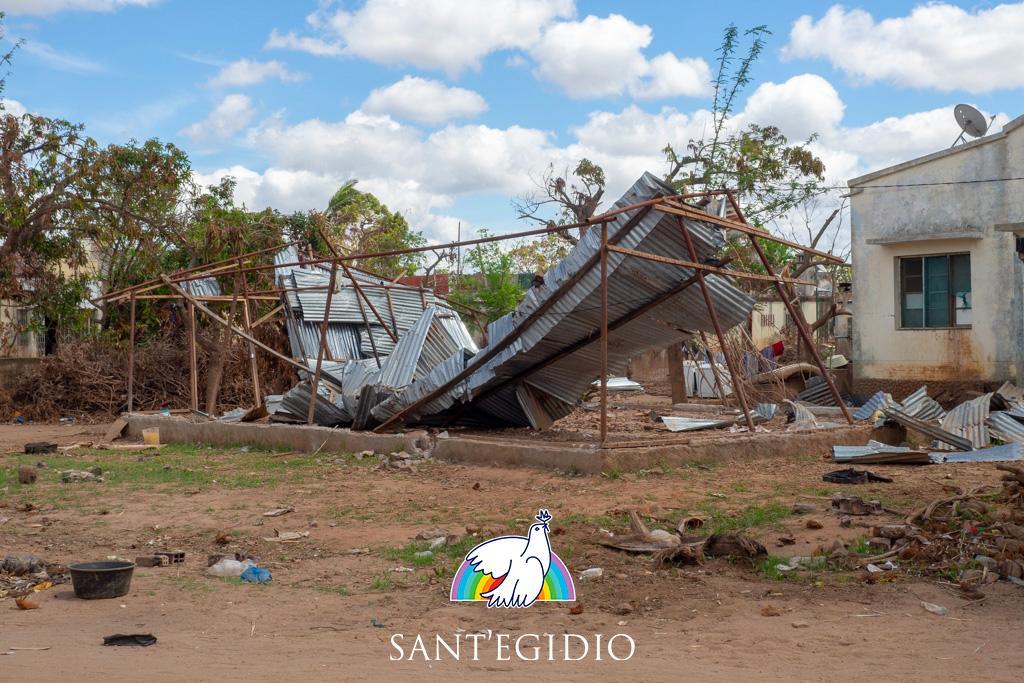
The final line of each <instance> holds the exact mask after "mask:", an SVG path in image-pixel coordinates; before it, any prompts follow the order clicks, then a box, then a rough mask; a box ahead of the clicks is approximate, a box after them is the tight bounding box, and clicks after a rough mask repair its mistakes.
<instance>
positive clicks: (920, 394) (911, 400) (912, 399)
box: [898, 384, 946, 420]
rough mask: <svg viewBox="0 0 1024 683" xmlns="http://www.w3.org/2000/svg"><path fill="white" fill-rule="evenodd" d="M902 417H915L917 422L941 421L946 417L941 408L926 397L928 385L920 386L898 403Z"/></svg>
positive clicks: (929, 397) (930, 398)
mask: <svg viewBox="0 0 1024 683" xmlns="http://www.w3.org/2000/svg"><path fill="white" fill-rule="evenodd" d="M899 405H900V408H898V410H900V411H901V412H902V413H903V414H904V415H909V416H910V417H916V418H917V419H918V420H941V419H942V418H943V417H945V416H946V411H945V410H943V408H942V406H940V405H939V404H938V403H936V402H935V400H934V399H933V398H932V397H931V396H929V395H928V385H927V384H926V385H924V386H922V387H921V388H920V389H918V390H917V391H915V392H914V393H912V394H910V395H909V396H907V397H906V398H905V399H903V400H902V401H900V403H899Z"/></svg>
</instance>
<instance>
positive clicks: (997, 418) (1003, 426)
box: [985, 411, 1024, 443]
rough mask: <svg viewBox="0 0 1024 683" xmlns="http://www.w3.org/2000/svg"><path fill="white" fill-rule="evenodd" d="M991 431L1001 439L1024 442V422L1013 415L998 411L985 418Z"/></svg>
mask: <svg viewBox="0 0 1024 683" xmlns="http://www.w3.org/2000/svg"><path fill="white" fill-rule="evenodd" d="M985 423H986V424H987V425H988V428H989V432H990V433H991V434H992V436H995V437H996V438H997V439H999V440H1000V441H1015V442H1017V443H1024V422H1021V421H1020V420H1018V419H1017V418H1015V417H1013V415H1011V414H1009V413H1007V412H1004V411H996V412H994V413H992V414H991V415H989V416H988V419H987V420H985Z"/></svg>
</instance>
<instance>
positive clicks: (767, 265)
mask: <svg viewBox="0 0 1024 683" xmlns="http://www.w3.org/2000/svg"><path fill="white" fill-rule="evenodd" d="M726 196H728V198H729V203H730V204H732V208H733V211H735V212H736V215H737V216H739V217H740V218H741V219H743V220H744V221H746V219H744V218H743V212H742V211H740V205H739V203H738V202H737V201H736V197H735V196H734V195H733V193H732V192H729V193H728V194H727V195H726ZM750 243H751V245H753V247H754V251H756V252H757V256H758V258H759V259H761V264H762V265H763V266H764V271H765V272H766V273H768V274H769V275H774V274H775V269H774V268H772V264H771V262H769V261H768V257H767V256H766V255H765V253H764V249H762V248H761V245H760V244H758V242H757V240H756V239H755V238H754V237H753V236H751V237H750ZM775 289H776V290H777V291H778V293H779V298H780V299H782V303H783V304H785V306H786V310H787V311H789V315H790V317H792V318H793V321H794V322H795V323H796V329H797V331H798V332H799V333H800V337H801V339H803V342H804V344H806V345H807V348H808V349H809V350H810V352H811V356H812V357H813V358H814V364H815V365H817V366H818V370H820V371H821V377H822V379H824V380H825V383H826V384H827V385H828V390H829V393H830V394H832V399H833V400H834V401H835V402H836V405H837V406H839V409H840V410H842V411H843V417H845V418H846V422H847V423H848V424H853V415H851V414H850V409H849V408H847V407H846V401H844V400H843V397H842V396H841V395H840V394H839V388H838V387H837V386H836V383H835V382H834V381H833V380H832V376H831V375H830V374H829V372H828V368H826V367H825V363H824V361H822V360H821V354H820V353H818V347H817V346H815V344H814V339H813V338H812V337H811V332H810V330H809V329H808V327H807V321H806V320H804V314H803V311H802V310H800V308H799V307H797V306H794V305H793V302H792V301H790V300H789V294H788V293H787V292H786V290H785V289H784V288H783V286H782V283H781V282H778V281H776V283H775Z"/></svg>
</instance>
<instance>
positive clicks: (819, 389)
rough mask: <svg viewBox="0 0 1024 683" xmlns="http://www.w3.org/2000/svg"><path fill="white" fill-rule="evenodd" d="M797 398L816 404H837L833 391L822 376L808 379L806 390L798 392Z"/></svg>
mask: <svg viewBox="0 0 1024 683" xmlns="http://www.w3.org/2000/svg"><path fill="white" fill-rule="evenodd" d="M796 400H798V401H803V402H804V403H810V404H812V405H816V406H835V404H836V401H835V399H834V398H832V391H831V390H829V388H828V384H827V383H826V382H825V380H824V379H822V378H821V377H812V378H810V379H809V380H807V384H806V385H805V388H804V390H803V391H801V392H800V393H799V394H797V396H796Z"/></svg>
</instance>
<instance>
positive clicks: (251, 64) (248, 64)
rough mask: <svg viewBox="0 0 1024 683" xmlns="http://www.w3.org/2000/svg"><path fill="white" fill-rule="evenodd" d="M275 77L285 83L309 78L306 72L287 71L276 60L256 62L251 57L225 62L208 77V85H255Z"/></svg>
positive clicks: (218, 86) (217, 86)
mask: <svg viewBox="0 0 1024 683" xmlns="http://www.w3.org/2000/svg"><path fill="white" fill-rule="evenodd" d="M272 78H276V79H278V80H279V81H283V82H285V83H297V82H299V81H304V80H306V79H307V78H309V75H308V74H304V73H299V72H296V71H289V70H288V68H287V67H286V66H285V65H284V64H282V63H281V62H279V61H277V60H271V61H269V62H257V61H255V60H252V59H239V60H237V61H234V62H231V63H230V64H225V65H224V67H223V68H221V70H220V71H219V72H217V75H216V76H214V77H213V78H211V79H210V81H209V85H210V86H212V87H215V88H221V87H229V88H230V87H240V86H246V85H255V84H257V83H262V82H263V81H265V80H268V79H272Z"/></svg>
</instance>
